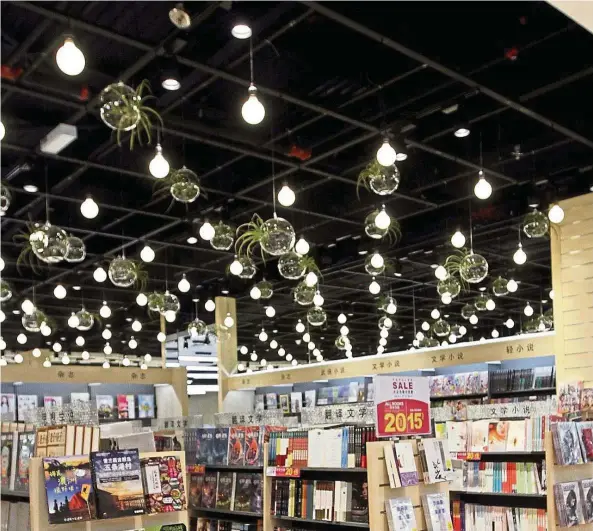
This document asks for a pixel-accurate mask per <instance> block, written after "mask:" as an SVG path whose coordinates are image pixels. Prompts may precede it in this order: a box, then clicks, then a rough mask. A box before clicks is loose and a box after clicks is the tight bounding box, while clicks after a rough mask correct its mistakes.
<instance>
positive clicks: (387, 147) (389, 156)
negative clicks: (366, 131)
mask: <svg viewBox="0 0 593 531" xmlns="http://www.w3.org/2000/svg"><path fill="white" fill-rule="evenodd" d="M396 156H397V153H396V152H395V149H393V148H392V147H391V144H390V143H389V140H388V139H387V138H386V139H385V140H383V144H382V145H381V147H380V148H379V149H378V150H377V162H378V163H379V164H381V166H391V165H392V164H393V163H394V162H395V157H396Z"/></svg>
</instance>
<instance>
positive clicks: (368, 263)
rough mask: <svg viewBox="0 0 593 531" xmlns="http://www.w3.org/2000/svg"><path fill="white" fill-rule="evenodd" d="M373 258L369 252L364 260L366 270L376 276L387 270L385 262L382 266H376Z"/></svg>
mask: <svg viewBox="0 0 593 531" xmlns="http://www.w3.org/2000/svg"><path fill="white" fill-rule="evenodd" d="M372 258H373V255H372V254H369V255H368V256H367V257H366V258H365V260H364V269H365V271H366V272H367V273H368V274H369V275H372V276H374V277H376V276H378V275H380V274H381V273H383V271H385V263H383V265H382V266H381V267H375V266H374V265H373V264H372V263H371V260H372Z"/></svg>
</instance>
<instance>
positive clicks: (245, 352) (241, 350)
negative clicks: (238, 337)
mask: <svg viewBox="0 0 593 531" xmlns="http://www.w3.org/2000/svg"><path fill="white" fill-rule="evenodd" d="M239 352H240V353H241V354H247V353H248V352H249V349H248V348H247V347H246V346H245V345H243V346H242V347H241V348H240V349H239Z"/></svg>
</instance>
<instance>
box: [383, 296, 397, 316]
mask: <svg viewBox="0 0 593 531" xmlns="http://www.w3.org/2000/svg"><path fill="white" fill-rule="evenodd" d="M379 310H381V311H382V312H385V313H388V314H389V315H393V314H394V313H395V312H397V301H396V300H395V299H394V298H393V297H390V296H387V297H384V298H383V299H381V301H380V302H379Z"/></svg>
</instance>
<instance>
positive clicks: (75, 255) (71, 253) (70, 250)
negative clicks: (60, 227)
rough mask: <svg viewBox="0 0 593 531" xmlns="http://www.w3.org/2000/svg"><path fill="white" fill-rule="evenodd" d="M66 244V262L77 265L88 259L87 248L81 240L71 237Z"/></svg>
mask: <svg viewBox="0 0 593 531" xmlns="http://www.w3.org/2000/svg"><path fill="white" fill-rule="evenodd" d="M66 243H67V250H66V254H65V255H64V260H66V262H69V263H71V264H77V263H79V262H82V261H83V260H84V259H85V258H86V247H85V245H84V242H83V241H82V240H81V239H80V238H78V237H76V236H72V235H70V236H68V239H67V242H66Z"/></svg>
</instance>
